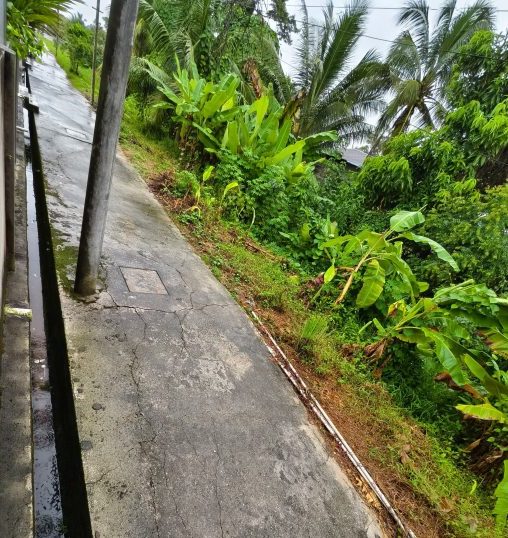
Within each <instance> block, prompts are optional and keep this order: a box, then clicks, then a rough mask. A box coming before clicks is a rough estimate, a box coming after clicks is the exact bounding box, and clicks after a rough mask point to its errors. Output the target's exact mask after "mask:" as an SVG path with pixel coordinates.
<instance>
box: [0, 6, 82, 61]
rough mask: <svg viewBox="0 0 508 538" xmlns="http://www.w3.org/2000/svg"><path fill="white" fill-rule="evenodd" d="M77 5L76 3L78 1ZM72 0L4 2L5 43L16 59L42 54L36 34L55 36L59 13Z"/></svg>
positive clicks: (67, 8) (62, 11) (41, 47)
mask: <svg viewBox="0 0 508 538" xmlns="http://www.w3.org/2000/svg"><path fill="white" fill-rule="evenodd" d="M77 1H78V2H79V0H77ZM74 3H75V2H74V0H11V1H10V2H7V41H8V42H9V45H10V46H11V47H12V48H13V50H14V51H15V52H16V53H17V54H18V56H20V57H22V58H24V57H25V56H28V55H29V54H33V55H37V54H40V53H41V52H42V50H43V42H42V39H41V37H40V36H39V34H38V32H41V31H45V32H49V33H53V32H56V31H57V30H58V26H59V24H60V22H61V20H62V13H64V12H66V11H68V10H69V8H70V7H71V5H72V4H74Z"/></svg>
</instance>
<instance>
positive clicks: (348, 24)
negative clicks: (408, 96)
mask: <svg viewBox="0 0 508 538" xmlns="http://www.w3.org/2000/svg"><path fill="white" fill-rule="evenodd" d="M302 12H303V16H304V21H303V28H302V33H301V36H300V43H299V46H298V66H297V75H296V86H297V90H298V92H297V94H296V95H295V96H294V97H293V99H292V100H291V101H290V102H289V103H288V104H287V111H288V115H290V116H292V117H293V118H294V134H296V135H300V136H308V135H310V134H313V133H317V132H320V131H330V130H332V131H336V132H337V133H338V135H339V136H340V138H341V144H347V143H349V142H351V141H353V140H355V139H361V138H364V137H365V136H366V135H368V134H369V132H370V131H371V130H372V127H371V126H370V125H369V124H367V123H366V122H365V118H366V117H367V115H368V114H370V113H372V112H376V111H378V110H379V109H380V108H381V106H382V105H383V101H382V96H383V94H384V93H385V91H386V87H387V82H388V79H387V70H386V67H385V66H384V65H383V64H382V63H381V62H380V59H379V57H378V55H377V54H376V53H375V52H374V51H373V50H370V51H368V52H367V53H366V54H365V56H363V58H362V59H361V60H360V61H359V62H358V63H357V64H356V65H355V66H354V67H352V68H351V67H350V65H351V63H352V61H353V56H354V53H355V47H356V44H357V43H358V40H359V39H360V36H361V34H362V31H363V29H364V27H365V22H366V18H367V14H368V3H367V2H366V1H365V0H354V1H352V2H351V3H350V4H349V6H348V7H347V8H346V9H345V10H344V11H343V12H342V13H341V15H340V16H339V17H338V19H337V20H335V19H334V16H333V3H332V2H331V1H330V2H329V3H328V6H327V7H326V8H325V9H324V10H323V18H324V23H323V24H315V23H313V22H309V17H308V13H307V8H306V5H305V2H304V1H303V0H302Z"/></svg>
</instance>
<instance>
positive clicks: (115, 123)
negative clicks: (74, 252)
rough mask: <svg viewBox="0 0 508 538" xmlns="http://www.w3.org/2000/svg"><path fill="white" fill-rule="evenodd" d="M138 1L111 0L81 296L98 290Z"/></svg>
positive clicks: (83, 232)
mask: <svg viewBox="0 0 508 538" xmlns="http://www.w3.org/2000/svg"><path fill="white" fill-rule="evenodd" d="M138 4H139V0H112V2H111V10H110V14H109V24H108V32H107V35H106V47H105V49H104V60H103V62H102V76H101V85H100V90H99V102H98V105H97V115H96V119H95V130H94V135H93V143H92V155H91V158H90V170H89V172H88V184H87V189H86V198H85V208H84V211H83V224H82V227H81V239H80V243H79V253H78V264H77V269H76V282H75V285H74V290H75V291H76V293H78V294H79V295H83V296H86V295H93V294H94V293H95V291H96V284H97V274H98V270H99V262H100V257H101V251H102V242H103V239H104V229H105V227H106V216H107V211H108V200H109V193H110V190H111V176H112V174H113V165H114V162H115V154H116V145H117V142H118V134H119V132H120V122H121V120H122V112H123V103H124V100H125V90H126V88H127V77H128V74H129V62H130V57H131V52H132V44H133V43H132V42H133V38H134V26H135V24H136V16H137V12H138Z"/></svg>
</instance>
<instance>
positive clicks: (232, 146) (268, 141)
mask: <svg viewBox="0 0 508 538" xmlns="http://www.w3.org/2000/svg"><path fill="white" fill-rule="evenodd" d="M240 109H241V110H239V111H238V112H239V113H238V114H236V117H235V119H233V120H231V121H228V123H227V126H226V128H225V130H224V135H223V137H222V142H221V143H220V146H219V143H218V141H217V140H213V139H209V140H208V142H209V144H208V146H207V147H206V146H205V147H206V149H207V151H209V152H211V153H218V152H219V150H228V151H229V152H231V153H233V154H234V155H238V154H241V153H244V152H245V151H251V152H252V153H254V154H255V155H256V156H257V157H258V161H257V166H258V168H260V169H263V168H264V167H266V166H270V165H279V166H282V167H283V168H284V170H285V173H286V177H287V179H288V181H290V182H295V181H297V180H298V179H299V178H300V177H301V176H303V175H305V174H306V173H307V172H308V171H309V170H310V169H311V168H312V167H313V166H314V165H315V164H316V163H317V162H318V161H313V162H305V161H304V159H303V157H304V152H305V151H306V150H307V149H308V148H310V147H312V146H314V145H316V144H320V143H323V142H333V141H336V140H337V135H336V133H333V132H323V133H319V134H317V135H313V136H310V137H308V138H304V139H301V140H291V138H292V136H291V129H292V122H291V120H290V119H284V118H283V112H284V108H283V107H281V106H280V105H279V103H278V102H277V101H276V100H275V98H274V97H273V94H272V92H269V93H265V94H264V95H262V96H261V97H260V98H258V99H256V100H255V101H254V102H253V103H252V104H251V105H250V106H249V105H245V106H243V107H240ZM210 142H211V143H210Z"/></svg>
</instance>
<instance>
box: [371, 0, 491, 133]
mask: <svg viewBox="0 0 508 538" xmlns="http://www.w3.org/2000/svg"><path fill="white" fill-rule="evenodd" d="M456 3H457V1H456V0H447V1H446V2H445V3H444V4H443V6H442V7H441V9H440V10H439V13H438V16H437V21H436V24H435V25H434V27H433V28H432V24H431V21H430V18H429V11H430V10H429V5H428V2H427V0H409V1H408V2H407V3H406V5H405V6H404V8H403V9H402V10H401V12H400V14H399V19H398V23H399V24H400V25H405V26H406V29H405V30H404V31H403V32H402V33H401V34H400V35H399V36H398V37H397V39H396V41H395V43H394V44H393V45H392V47H391V49H390V52H389V54H388V57H387V64H388V65H389V68H390V75H391V93H392V98H391V100H390V101H389V103H388V106H387V107H386V109H385V111H384V112H383V114H382V115H381V118H380V120H379V125H378V129H377V131H378V134H380V135H381V134H382V133H384V132H386V131H387V130H390V131H391V134H392V135H396V134H398V133H400V132H402V131H405V130H407V129H408V127H409V125H410V123H411V121H412V120H413V117H414V116H416V120H415V121H416V123H417V126H418V127H424V126H429V127H434V126H435V125H436V124H439V123H440V122H441V121H442V120H443V118H444V116H445V114H446V110H447V106H446V100H445V88H446V84H447V83H448V82H449V80H450V77H451V68H452V65H453V63H454V61H455V59H456V56H457V54H458V53H459V49H460V47H462V45H464V44H465V43H467V42H468V41H469V39H470V38H471V36H472V35H473V33H474V32H476V31H477V30H479V29H484V28H491V27H492V24H493V20H494V8H493V7H492V5H491V4H490V1H489V0H476V2H475V3H474V4H473V5H471V6H470V7H467V8H465V9H462V10H458V9H456Z"/></svg>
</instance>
